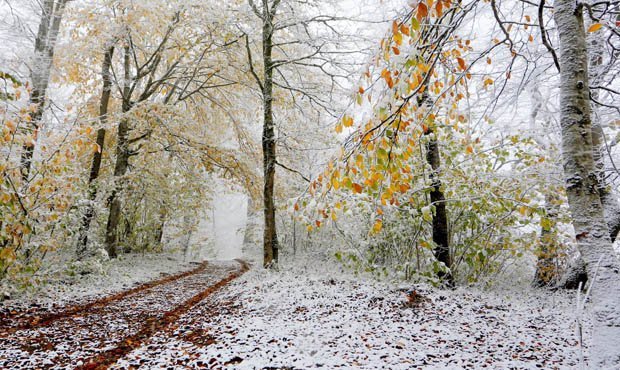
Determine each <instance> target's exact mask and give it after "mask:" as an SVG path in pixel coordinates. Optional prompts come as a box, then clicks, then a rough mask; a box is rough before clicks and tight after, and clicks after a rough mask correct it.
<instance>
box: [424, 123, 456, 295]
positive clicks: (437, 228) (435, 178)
mask: <svg viewBox="0 0 620 370" xmlns="http://www.w3.org/2000/svg"><path fill="white" fill-rule="evenodd" d="M432 132H433V131H432V130H429V133H432ZM431 137H432V138H431V139H430V140H429V141H428V143H427V144H426V161H427V163H428V164H429V165H430V166H431V169H432V171H431V174H430V179H431V186H432V190H431V193H430V196H431V204H432V205H433V206H434V207H435V212H434V213H433V221H432V224H433V243H434V244H435V249H434V250H433V253H434V255H435V258H437V261H439V262H442V263H443V264H444V265H446V267H448V268H451V267H452V258H451V256H450V242H449V240H450V235H449V232H448V212H447V210H446V198H445V196H444V194H443V191H441V179H440V178H439V173H440V168H441V157H440V155H439V145H438V144H437V140H436V139H435V138H434V135H432V136H431ZM438 277H439V278H440V279H441V280H442V281H443V282H444V284H446V285H447V286H454V279H453V277H452V274H451V273H449V272H448V273H446V272H439V274H438Z"/></svg>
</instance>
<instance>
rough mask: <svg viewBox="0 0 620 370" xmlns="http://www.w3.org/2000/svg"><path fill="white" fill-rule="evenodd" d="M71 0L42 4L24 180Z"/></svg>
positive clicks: (34, 64)
mask: <svg viewBox="0 0 620 370" xmlns="http://www.w3.org/2000/svg"><path fill="white" fill-rule="evenodd" d="M68 2H69V0H44V1H43V3H42V7H41V22H40V23H39V30H38V32H37V36H36V39H35V45H34V61H33V64H32V66H31V67H30V71H31V80H32V92H31V94H30V103H31V104H33V105H35V106H36V109H35V111H34V113H33V114H32V115H31V122H30V127H29V130H30V135H31V140H29V142H27V143H26V144H25V145H24V148H23V152H22V157H21V171H22V176H23V179H24V182H27V180H28V177H29V175H30V167H31V166H32V156H33V154H34V149H35V145H36V140H37V135H38V132H39V128H40V126H41V119H42V118H43V112H44V111H45V103H46V94H47V86H48V84H49V80H50V73H51V69H52V61H53V59H54V51H55V48H56V42H57V41H58V33H59V31H60V23H61V21H62V15H63V13H64V11H65V7H66V5H67V3H68Z"/></svg>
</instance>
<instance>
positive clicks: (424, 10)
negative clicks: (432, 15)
mask: <svg viewBox="0 0 620 370" xmlns="http://www.w3.org/2000/svg"><path fill="white" fill-rule="evenodd" d="M427 15H428V7H427V6H426V4H425V3H424V1H420V3H419V4H418V10H417V13H416V17H417V18H418V20H421V19H422V18H424V17H426V16H427Z"/></svg>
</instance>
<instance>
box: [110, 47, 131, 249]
mask: <svg viewBox="0 0 620 370" xmlns="http://www.w3.org/2000/svg"><path fill="white" fill-rule="evenodd" d="M124 53H125V55H124V56H123V58H124V60H123V65H124V74H125V75H124V82H123V83H124V87H123V105H122V111H123V113H127V112H128V111H129V110H130V109H131V96H130V91H129V80H130V78H131V76H130V68H131V67H130V53H129V47H128V46H126V47H125V50H124ZM128 138H129V121H128V119H127V118H126V117H123V118H122V119H121V120H120V122H119V124H118V133H117V142H116V163H115V165H114V189H113V190H112V194H110V199H109V205H110V212H109V214H108V222H107V225H106V234H105V246H106V251H107V252H108V255H109V256H110V258H115V257H116V256H117V249H118V225H119V222H120V218H121V199H120V197H119V194H118V192H119V191H121V190H122V188H123V181H122V176H125V174H127V169H128V168H129V140H128Z"/></svg>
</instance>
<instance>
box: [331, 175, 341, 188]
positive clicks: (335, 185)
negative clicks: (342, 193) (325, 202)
mask: <svg viewBox="0 0 620 370" xmlns="http://www.w3.org/2000/svg"><path fill="white" fill-rule="evenodd" d="M332 186H333V187H334V189H335V190H338V189H340V181H338V179H337V178H336V177H333V178H332Z"/></svg>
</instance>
